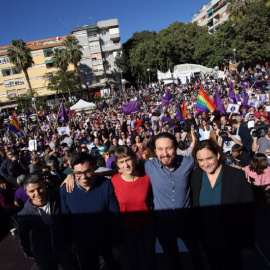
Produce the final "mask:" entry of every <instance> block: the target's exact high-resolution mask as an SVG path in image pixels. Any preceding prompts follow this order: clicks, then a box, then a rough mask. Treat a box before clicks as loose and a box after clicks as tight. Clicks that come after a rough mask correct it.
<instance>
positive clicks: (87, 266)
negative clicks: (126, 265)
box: [78, 246, 119, 270]
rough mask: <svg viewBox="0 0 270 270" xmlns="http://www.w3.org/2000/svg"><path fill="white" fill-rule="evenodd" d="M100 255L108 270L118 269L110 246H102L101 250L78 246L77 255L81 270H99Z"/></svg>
mask: <svg viewBox="0 0 270 270" xmlns="http://www.w3.org/2000/svg"><path fill="white" fill-rule="evenodd" d="M100 256H101V257H102V258H103V260H104V262H105V263H106V265H107V267H108V269H109V270H118V269H119V265H118V263H117V262H116V261H115V260H114V259H113V258H112V248H111V247H109V246H106V247H105V246H104V247H103V248H102V249H101V250H96V249H94V248H91V247H82V246H78V257H79V263H80V266H81V270H99V269H100V258H99V257H100Z"/></svg>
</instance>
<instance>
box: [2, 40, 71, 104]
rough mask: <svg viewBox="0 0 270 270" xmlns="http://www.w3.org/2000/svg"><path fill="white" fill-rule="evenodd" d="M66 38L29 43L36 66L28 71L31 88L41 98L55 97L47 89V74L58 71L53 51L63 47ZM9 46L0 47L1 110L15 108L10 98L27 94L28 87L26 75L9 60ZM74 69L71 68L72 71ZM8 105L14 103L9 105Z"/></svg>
mask: <svg viewBox="0 0 270 270" xmlns="http://www.w3.org/2000/svg"><path fill="white" fill-rule="evenodd" d="M65 38H66V36H61V37H55V38H49V39H44V40H37V41H31V42H27V43H26V44H27V46H29V48H30V49H31V53H32V56H33V61H34V65H33V66H32V67H30V68H29V69H28V75H29V78H30V82H31V86H32V88H33V90H34V91H36V92H37V93H38V95H39V96H47V95H53V94H54V92H52V91H50V90H48V89H47V87H46V86H47V81H46V78H45V76H46V73H49V72H55V71H57V69H56V68H54V67H53V60H52V56H53V51H54V49H55V48H59V47H61V46H62V41H63V40H64V39H65ZM8 48H9V46H4V47H0V102H1V104H0V108H1V109H4V108H9V107H14V102H11V100H10V98H9V97H15V96H20V95H22V94H24V93H26V92H27V89H28V85H27V82H26V80H25V76H24V73H23V72H22V71H21V70H16V69H15V67H14V64H12V63H10V61H9V58H8ZM73 68H74V67H73V66H70V67H69V69H70V70H72V69H73ZM8 103H13V105H12V104H8Z"/></svg>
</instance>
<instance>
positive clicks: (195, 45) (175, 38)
mask: <svg viewBox="0 0 270 270" xmlns="http://www.w3.org/2000/svg"><path fill="white" fill-rule="evenodd" d="M269 7H270V0H230V3H229V7H228V9H229V10H230V12H231V16H230V17H229V20H228V21H227V22H225V23H223V24H222V25H221V26H220V27H219V28H218V29H217V31H216V32H215V34H214V35H213V34H209V33H208V28H207V27H200V26H197V24H195V23H187V24H184V23H181V22H174V23H172V24H171V25H169V26H168V27H167V28H166V29H163V30H161V31H160V32H158V33H156V32H149V31H142V32H139V33H138V32H136V33H134V34H133V36H132V37H131V38H130V39H129V40H128V41H127V42H126V43H125V44H123V53H122V55H119V57H117V60H116V63H117V66H118V67H119V68H121V70H123V71H124V75H123V77H124V78H126V79H128V80H129V81H131V82H136V81H137V80H139V81H141V80H142V81H144V82H147V81H148V73H147V69H148V68H149V69H150V73H151V80H155V79H156V71H157V70H160V71H162V72H166V71H167V70H168V69H171V71H172V69H173V67H174V66H175V65H177V64H184V63H194V64H201V65H204V66H207V67H214V66H217V65H218V66H219V67H220V68H222V67H223V66H225V65H226V66H227V65H228V63H229V61H230V59H233V57H234V55H233V49H234V48H235V49H236V60H237V61H238V62H239V61H241V62H242V63H244V64H245V65H246V66H250V65H253V64H255V63H260V64H263V63H264V62H265V61H266V60H267V59H269V57H270V12H269V11H270V10H269Z"/></svg>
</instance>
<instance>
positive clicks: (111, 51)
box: [72, 19, 122, 88]
mask: <svg viewBox="0 0 270 270" xmlns="http://www.w3.org/2000/svg"><path fill="white" fill-rule="evenodd" d="M72 34H73V35H75V37H76V38H77V39H78V40H79V43H80V45H81V46H82V53H83V57H82V60H81V62H80V69H81V72H82V83H83V87H84V88H98V87H102V86H104V84H105V81H106V79H105V76H106V75H108V74H110V73H111V72H112V71H113V70H114V69H117V67H116V66H115V57H116V55H117V53H118V52H119V51H121V50H122V45H121V43H120V31H119V22H118V19H110V20H105V21H98V22H97V24H94V25H84V26H82V27H78V28H75V29H73V30H72Z"/></svg>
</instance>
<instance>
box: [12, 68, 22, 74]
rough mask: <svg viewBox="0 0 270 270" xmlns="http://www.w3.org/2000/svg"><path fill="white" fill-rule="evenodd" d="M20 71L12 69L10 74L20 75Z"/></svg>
mask: <svg viewBox="0 0 270 270" xmlns="http://www.w3.org/2000/svg"><path fill="white" fill-rule="evenodd" d="M20 73H22V71H21V70H20V69H16V68H14V67H13V68H12V74H20Z"/></svg>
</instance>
